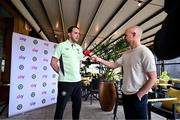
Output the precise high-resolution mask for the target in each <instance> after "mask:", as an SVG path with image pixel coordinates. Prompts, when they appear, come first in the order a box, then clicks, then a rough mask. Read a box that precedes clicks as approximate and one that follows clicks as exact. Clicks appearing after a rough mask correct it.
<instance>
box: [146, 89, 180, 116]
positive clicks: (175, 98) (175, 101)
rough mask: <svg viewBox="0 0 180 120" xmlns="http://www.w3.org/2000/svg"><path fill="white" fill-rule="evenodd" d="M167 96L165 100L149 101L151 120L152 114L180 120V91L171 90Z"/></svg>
mask: <svg viewBox="0 0 180 120" xmlns="http://www.w3.org/2000/svg"><path fill="white" fill-rule="evenodd" d="M165 96H166V97H165V98H157V99H149V100H148V118H149V119H151V112H154V113H156V114H158V115H161V116H163V117H165V118H167V119H180V90H177V89H174V88H169V90H168V91H167V92H166V94H165Z"/></svg>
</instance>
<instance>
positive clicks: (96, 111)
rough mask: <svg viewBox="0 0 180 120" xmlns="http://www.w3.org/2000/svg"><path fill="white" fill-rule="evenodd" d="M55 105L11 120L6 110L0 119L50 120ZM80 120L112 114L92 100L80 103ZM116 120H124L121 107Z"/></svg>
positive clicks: (102, 118)
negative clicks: (7, 116) (91, 101)
mask: <svg viewBox="0 0 180 120" xmlns="http://www.w3.org/2000/svg"><path fill="white" fill-rule="evenodd" d="M54 111H55V104H54V105H50V106H47V107H44V108H40V109H37V110H33V111H29V112H26V113H23V114H20V115H16V116H13V117H11V118H6V115H7V109H5V111H4V112H3V113H2V115H1V116H0V119H7V120H13V119H20V120H32V119H34V120H35V119H37V120H44V119H46V120H52V119H53V117H54ZM71 113H72V111H71V102H68V104H67V106H66V109H65V112H64V119H66V120H69V119H72V116H71ZM80 119H82V120H84V119H86V120H113V112H112V111H111V112H104V111H102V110H101V108H100V105H99V101H96V100H93V104H92V105H91V104H90V102H89V101H83V102H82V109H81V116H80ZM117 119H118V120H121V119H124V114H123V108H122V106H119V107H118V113H117ZM152 119H153V120H165V118H163V117H161V116H158V115H156V114H152Z"/></svg>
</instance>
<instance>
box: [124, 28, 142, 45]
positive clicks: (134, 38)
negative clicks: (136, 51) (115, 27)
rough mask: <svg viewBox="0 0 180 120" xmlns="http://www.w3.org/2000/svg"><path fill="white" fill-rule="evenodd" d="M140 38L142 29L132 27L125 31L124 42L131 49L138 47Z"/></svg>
mask: <svg viewBox="0 0 180 120" xmlns="http://www.w3.org/2000/svg"><path fill="white" fill-rule="evenodd" d="M141 36H142V29H141V28H140V27H139V26H132V27H129V28H128V29H127V30H126V31H125V39H126V42H127V43H128V44H129V45H130V46H131V47H133V46H134V47H136V46H138V45H140V40H141Z"/></svg>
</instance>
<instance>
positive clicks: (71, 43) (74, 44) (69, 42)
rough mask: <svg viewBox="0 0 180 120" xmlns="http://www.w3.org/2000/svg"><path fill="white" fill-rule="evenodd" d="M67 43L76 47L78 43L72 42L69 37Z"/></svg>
mask: <svg viewBox="0 0 180 120" xmlns="http://www.w3.org/2000/svg"><path fill="white" fill-rule="evenodd" d="M67 44H69V45H71V46H72V45H73V46H75V47H76V43H73V42H71V41H70V40H69V39H67Z"/></svg>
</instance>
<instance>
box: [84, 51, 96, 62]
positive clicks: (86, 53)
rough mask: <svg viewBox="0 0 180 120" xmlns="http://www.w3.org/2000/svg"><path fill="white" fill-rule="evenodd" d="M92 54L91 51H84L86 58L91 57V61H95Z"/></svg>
mask: <svg viewBox="0 0 180 120" xmlns="http://www.w3.org/2000/svg"><path fill="white" fill-rule="evenodd" d="M90 53H91V50H83V54H84V56H88V57H90V60H92V61H95V60H94V58H93V57H91V55H90Z"/></svg>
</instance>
